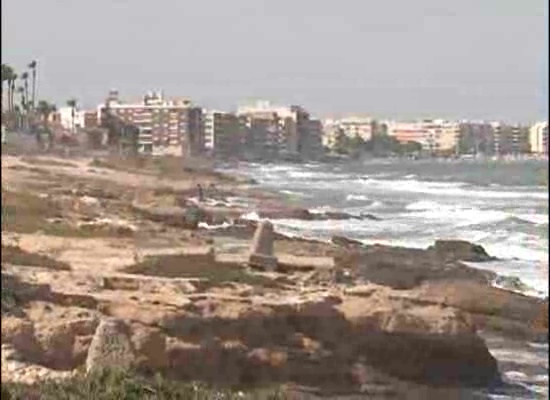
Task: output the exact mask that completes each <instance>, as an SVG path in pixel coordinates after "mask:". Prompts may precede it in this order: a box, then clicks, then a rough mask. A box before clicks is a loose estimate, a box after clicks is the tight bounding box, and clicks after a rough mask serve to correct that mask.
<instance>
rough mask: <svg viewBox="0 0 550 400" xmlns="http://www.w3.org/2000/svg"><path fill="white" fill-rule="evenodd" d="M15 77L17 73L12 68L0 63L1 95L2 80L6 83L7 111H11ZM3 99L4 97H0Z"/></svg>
mask: <svg viewBox="0 0 550 400" xmlns="http://www.w3.org/2000/svg"><path fill="white" fill-rule="evenodd" d="M16 79H17V74H16V73H15V71H14V69H13V68H12V67H11V66H10V65H7V64H2V95H3V94H4V82H6V83H7V98H6V99H5V100H7V103H8V104H7V109H8V111H13V106H14V104H13V97H14V92H15V80H16ZM2 99H3V100H4V98H3V97H2Z"/></svg>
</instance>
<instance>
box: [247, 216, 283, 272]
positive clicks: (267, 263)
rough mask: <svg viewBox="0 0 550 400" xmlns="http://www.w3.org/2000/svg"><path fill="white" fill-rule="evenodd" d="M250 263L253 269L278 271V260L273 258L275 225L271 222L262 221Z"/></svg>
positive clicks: (253, 243) (253, 240)
mask: <svg viewBox="0 0 550 400" xmlns="http://www.w3.org/2000/svg"><path fill="white" fill-rule="evenodd" d="M248 263H249V265H250V266H252V267H257V268H261V269H264V270H267V271H274V270H276V269H277V258H276V257H274V256H273V225H272V224H271V222H269V221H262V222H260V224H259V225H258V228H257V229H256V233H255V234H254V238H253V239H252V245H251V247H250V256H249V259H248Z"/></svg>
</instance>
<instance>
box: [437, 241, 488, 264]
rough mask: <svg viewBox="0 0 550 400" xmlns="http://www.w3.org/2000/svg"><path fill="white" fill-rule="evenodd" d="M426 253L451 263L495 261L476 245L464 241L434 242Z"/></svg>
mask: <svg viewBox="0 0 550 400" xmlns="http://www.w3.org/2000/svg"><path fill="white" fill-rule="evenodd" d="M428 251H432V252H434V253H435V254H436V255H437V256H438V257H441V258H443V259H445V260H452V261H470V262H485V261H492V260H495V258H494V257H491V256H490V255H489V254H487V252H486V251H485V249H484V248H483V247H482V246H480V245H477V244H473V243H470V242H467V241H465V240H436V242H435V244H434V245H433V246H430V247H429V248H428Z"/></svg>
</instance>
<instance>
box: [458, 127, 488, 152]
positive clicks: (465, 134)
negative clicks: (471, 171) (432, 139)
mask: <svg viewBox="0 0 550 400" xmlns="http://www.w3.org/2000/svg"><path fill="white" fill-rule="evenodd" d="M494 140H495V135H494V130H493V126H492V125H491V124H490V123H488V122H483V121H461V122H460V133H459V139H458V153H460V154H472V155H478V154H480V155H481V154H484V155H492V154H494V151H495V145H494Z"/></svg>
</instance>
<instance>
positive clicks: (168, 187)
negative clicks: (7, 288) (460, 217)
mask: <svg viewBox="0 0 550 400" xmlns="http://www.w3.org/2000/svg"><path fill="white" fill-rule="evenodd" d="M114 167H115V166H113V165H111V166H109V167H105V166H99V165H90V163H89V161H86V160H76V159H75V160H73V159H63V160H61V159H55V158H43V159H42V160H38V159H26V160H25V159H21V158H4V157H3V160H2V170H3V173H4V174H3V176H5V177H6V180H5V181H3V193H2V195H3V207H4V204H7V205H9V206H10V207H16V208H17V207H22V206H24V207H26V208H24V209H21V210H20V213H19V214H18V215H28V217H29V220H28V221H26V220H24V219H21V218H18V219H17V220H8V221H7V222H8V225H7V226H4V225H3V233H4V234H3V240H2V245H3V247H5V246H8V245H9V246H12V247H13V248H14V249H20V251H19V253H17V252H16V253H14V254H16V255H18V257H19V259H15V258H12V259H10V262H9V263H8V262H7V261H6V260H4V259H3V271H2V273H3V276H4V274H5V273H8V274H9V275H10V276H13V277H14V278H17V281H18V282H20V283H18V285H20V284H24V285H27V286H30V287H31V288H32V287H34V286H35V285H39V286H38V287H39V288H40V289H38V287H37V289H33V290H30V291H29V289H28V288H27V289H26V290H27V292H26V293H27V294H26V295H25V296H29V300H30V302H29V303H24V304H23V305H22V306H21V307H22V308H21V309H20V310H19V311H21V312H23V316H16V315H13V316H10V317H9V319H7V321H9V323H6V324H5V325H6V328H4V326H3V331H2V333H3V335H2V336H3V344H4V343H11V346H15V347H16V350H17V351H18V352H20V353H21V354H23V356H24V357H30V358H31V359H33V357H34V359H36V358H37V357H38V358H42V359H41V362H42V365H57V366H58V369H60V370H63V371H68V370H72V369H73V365H80V364H79V363H82V360H83V359H85V357H86V353H87V351H88V347H89V343H90V341H91V339H92V337H93V336H94V332H95V329H96V327H97V323H98V322H99V321H101V320H103V319H104V318H106V317H107V316H108V317H110V318H118V319H120V320H121V321H125V323H126V324H128V325H129V326H130V328H131V329H130V331H131V332H132V335H134V334H138V332H142V330H143V329H145V328H146V331H147V332H149V330H154V331H155V332H157V333H156V335H157V336H158V335H160V336H161V337H162V338H163V339H162V340H163V343H165V344H164V346H165V350H162V351H161V350H156V353H157V355H161V354H162V355H165V356H166V357H167V358H168V360H166V359H165V358H163V359H162V360H157V359H156V358H155V360H157V361H158V362H160V361H162V363H165V362H169V363H171V364H170V365H172V367H174V368H175V365H177V366H178V369H180V370H182V371H186V372H185V373H186V374H191V375H190V376H192V377H196V378H197V379H205V378H207V377H208V376H210V379H221V378H222V377H224V376H233V375H231V374H229V372H228V371H225V370H224V369H223V368H222V365H221V364H220V365H217V364H216V365H211V366H210V367H209V369H205V368H204V365H209V364H208V359H209V358H208V357H211V356H212V355H215V354H218V352H220V351H221V352H222V353H223V352H226V353H223V354H230V355H231V357H235V359H236V360H239V361H238V364H237V365H238V366H239V368H244V370H246V371H249V372H247V373H249V374H252V375H251V376H254V377H255V378H254V379H260V375H256V374H259V373H260V372H261V371H263V372H262V373H265V374H267V375H266V376H268V377H269V378H268V379H267V380H268V382H272V383H274V382H280V381H285V380H286V379H290V377H293V379H294V380H297V381H299V382H302V383H307V382H308V379H312V381H311V382H309V383H310V384H312V385H314V386H315V385H318V386H319V387H320V388H323V389H322V390H323V391H330V390H343V388H347V389H346V390H352V389H353V390H352V391H355V390H359V391H360V388H361V385H363V386H365V387H366V388H367V389H368V388H370V389H373V388H374V383H373V382H371V381H370V380H369V379H371V378H372V377H373V376H377V377H379V379H381V380H382V381H383V382H386V385H387V387H388V388H391V390H396V391H397V392H398V393H406V392H407V388H409V389H410V388H412V387H416V386H414V385H417V384H421V385H427V386H428V387H431V386H430V385H434V384H435V383H436V381H437V379H440V380H441V382H444V385H447V386H449V385H450V386H449V388H450V387H452V386H454V387H455V388H456V385H457V384H458V385H459V386H463V389H464V386H469V387H471V386H482V387H485V386H486V385H487V384H488V383H489V382H492V381H493V378H494V377H495V376H496V375H495V374H498V368H497V366H496V364H495V363H496V361H495V360H494V358H493V357H492V356H491V355H490V353H489V352H488V350H487V346H486V345H485V343H484V342H483V340H481V339H480V338H479V337H478V336H477V335H476V334H475V331H480V332H485V331H486V332H495V333H500V334H502V335H503V337H505V338H508V339H505V340H520V341H521V340H523V341H533V340H535V341H537V342H542V343H547V337H548V333H547V332H548V330H547V329H548V328H547V321H546V325H544V321H542V322H541V323H542V324H543V325H541V327H537V326H535V325H532V323H534V322H535V320H536V318H538V316H539V310H538V308H539V307H542V306H543V305H544V302H541V301H540V300H538V299H534V298H531V297H527V296H522V295H519V294H514V293H512V292H508V291H503V290H500V289H496V288H493V287H491V286H490V284H489V283H490V278H491V277H492V274H491V273H489V272H487V271H481V270H476V269H475V268H470V267H467V266H465V265H462V263H461V261H460V259H461V258H464V257H466V258H470V257H471V256H473V255H475V256H476V257H479V256H480V254H481V253H477V250H476V252H474V253H475V254H474V253H472V251H473V249H474V247H471V246H470V245H463V244H457V243H455V244H451V249H450V250H449V249H448V248H447V247H448V246H449V244H448V243H447V244H445V243H443V244H440V245H439V247H438V246H436V247H435V248H434V249H433V250H430V251H428V250H417V249H416V250H415V249H406V248H405V249H403V248H395V247H389V246H359V245H357V243H354V241H353V240H349V239H345V238H339V239H338V240H332V243H325V242H320V241H316V240H307V239H299V238H288V237H285V236H283V235H280V234H277V233H276V234H275V235H274V250H275V254H276V256H277V257H278V258H279V260H280V264H281V266H283V267H284V270H281V271H275V272H261V271H255V270H251V269H250V268H248V267H247V265H246V264H247V257H248V248H249V245H250V240H251V238H252V236H253V235H254V232H255V229H256V227H255V223H253V222H250V221H246V220H243V219H242V218H240V217H241V216H242V214H243V213H242V211H243V210H244V211H245V212H250V211H251V210H254V208H250V207H260V208H261V209H260V212H259V213H260V214H266V215H270V216H271V217H273V216H281V215H294V216H301V217H306V218H318V216H312V215H311V214H310V213H308V212H305V211H304V210H303V209H296V208H293V207H292V206H291V205H290V204H288V203H287V202H286V201H285V196H283V195H281V194H280V193H274V192H272V191H264V190H262V189H261V188H259V187H258V186H257V185H254V184H250V182H248V183H246V182H243V181H242V180H240V179H236V178H235V177H231V176H226V175H223V174H220V173H217V172H216V173H214V172H213V171H212V173H209V172H207V171H203V172H184V173H183V174H182V175H178V176H175V177H170V178H168V177H165V178H164V179H163V180H162V181H161V180H159V179H156V180H155V179H149V178H147V179H145V177H146V176H150V177H151V178H154V175H147V174H144V173H143V172H140V171H138V170H132V171H129V170H128V169H127V166H125V167H124V170H123V169H117V168H114ZM147 168H149V167H147ZM37 178H38V179H37ZM210 182H212V183H215V185H216V186H217V187H218V188H217V190H216V191H217V193H214V195H213V197H214V198H216V197H217V198H218V200H216V201H218V203H215V202H212V203H209V204H202V205H201V204H199V207H200V208H201V209H202V211H201V213H200V214H199V215H200V217H199V221H197V225H198V222H203V223H205V224H207V225H222V224H223V223H224V222H226V223H229V222H230V221H233V222H236V224H235V225H233V226H230V225H226V228H225V229H223V230H221V229H220V230H216V229H212V230H211V229H197V225H194V226H190V225H188V222H186V221H185V215H186V214H185V210H188V209H190V208H192V207H197V206H193V204H194V203H195V202H194V201H193V200H194V199H193V197H195V196H196V194H197V189H196V184H197V183H201V184H203V183H204V184H205V187H209V186H208V184H209V183H210ZM39 184H40V186H38V185H39ZM6 188H9V189H10V191H7V190H6ZM29 191H30V192H29ZM216 191H215V192H216ZM23 195H24V196H27V197H25V198H28V201H27V202H26V203H25V202H22V201H21V198H20V197H17V196H23ZM208 195H209V194H208V193H207V196H208ZM10 196H12V197H13V196H15V197H13V198H12V197H10ZM35 198H36V199H41V200H39V201H37V200H35ZM224 198H225V199H227V198H234V199H245V200H247V201H246V202H244V203H243V204H241V206H240V207H225V206H224V202H223V201H222V200H223V199H224ZM5 201H6V202H5ZM43 205H48V207H49V208H51V210H49V209H48V208H45V209H43V208H41V207H43ZM136 205H138V206H139V207H141V208H140V212H137V209H136V208H135V206H136ZM258 205H259V206H258ZM31 206H32V207H36V210H35V209H34V208H30V207H31ZM54 211H55V212H54ZM306 211H307V210H306ZM42 214H44V215H42ZM50 214H52V215H50ZM182 216H183V217H184V218H183V219H182ZM331 217H334V215H332V216H331ZM339 217H341V218H348V216H345V215H339ZM50 220H51V221H53V220H55V221H57V222H49V221H50ZM115 222H116V226H115ZM38 223H39V224H38ZM10 224H11V225H10ZM21 224H28V226H27V225H25V226H23V225H21ZM84 227H87V228H86V229H91V227H94V228H93V229H97V232H96V231H83V229H84ZM89 227H90V228H89ZM7 228H9V229H7ZM23 228H24V229H25V230H26V232H18V231H19V230H21V229H23ZM33 229H38V230H37V231H32V230H33ZM62 229H63V230H62ZM6 230H8V231H10V230H11V231H10V232H11V233H9V234H7V233H8V232H6ZM40 230H41V231H42V233H40ZM231 244H237V246H236V247H234V248H231ZM455 245H460V246H461V247H460V251H459V253H457V251H458V250H459V249H458V248H457V247H452V246H455ZM446 246H447V247H446ZM464 246H465V247H464ZM13 248H12V251H15V250H14V249H13ZM35 254H39V255H40V256H41V257H50V258H51V259H52V260H54V261H49V263H51V264H52V266H53V265H57V264H56V263H62V264H60V265H59V268H60V269H55V270H48V269H44V267H41V266H34V267H29V266H24V265H23V266H20V265H18V264H17V262H19V263H20V262H21V257H25V258H28V257H31V256H32V257H31V258H29V261H26V262H31V261H32V262H34V263H37V262H38V263H41V262H42V261H41V260H44V258H36V256H35ZM155 260H156V261H155ZM329 261H330V262H329ZM67 265H69V270H67V269H66V268H67ZM442 266H444V268H442ZM132 268H133V269H132ZM186 269H189V271H187V270H186ZM341 271H344V272H345V271H347V272H345V273H344V274H341V273H340V272H341ZM358 271H359V272H358ZM358 276H363V277H366V279H356V278H357V277H358ZM350 277H351V280H350ZM18 287H19V286H15V288H14V290H15V291H17V290H20V289H18ZM465 293H468V294H470V295H469V296H466V297H465V296H464V294H465ZM22 298H23V297H22ZM56 302H57V303H56ZM44 304H47V306H48V307H49V308H50V311H46V309H44ZM546 307H547V302H546ZM52 313H53V315H52ZM77 315H81V317H77ZM83 315H84V316H83ZM51 316H57V318H54V319H51ZM257 318H259V320H257ZM52 321H55V324H53V322H52ZM191 321H192V324H193V326H195V328H194V329H195V330H196V331H193V330H188V329H187V328H185V327H186V326H187V324H188V323H189V324H191ZM285 321H287V322H285ZM288 321H293V322H292V324H290V323H289V322H288ZM537 323H538V322H537ZM3 325H4V324H3ZM10 326H11V327H12V328H10ZM23 326H32V327H33V329H35V330H36V333H31V334H29V333H28V332H29V331H28V329H29V328H25V329H27V330H25V329H23V328H22V327H23ZM190 326H191V325H189V328H190ZM231 326H233V327H234V329H233V328H232V329H229V328H228V327H231ZM15 327H17V329H15ZM159 327H160V328H159ZM10 329H11V330H10ZM159 329H160V330H159ZM67 330H68V331H67ZM24 332H27V333H24ZM61 332H64V333H63V334H68V333H70V334H71V335H73V336H71V337H75V336H74V335H76V336H78V337H80V339H79V341H82V343H83V344H82V345H81V346H80V347H78V348H73V347H71V348H70V349H69V348H66V346H65V345H63V344H62V343H61V342H60V343H61V344H57V345H56V346H57V347H55V348H52V349H51V350H49V351H46V350H48V349H49V347H47V346H50V345H49V344H48V343H57V342H55V340H54V341H52V342H50V341H46V342H44V340H46V339H44V338H51V340H53V337H54V336H55V335H60V334H61ZM23 333H24V334H26V335H30V336H28V338H29V339H28V340H31V339H30V338H31V337H35V336H36V337H35V339H32V340H34V341H35V342H36V341H38V342H39V343H38V344H35V345H33V346H34V347H21V343H22V342H18V341H17V340H19V339H20V337H21V336H20V335H21V334H23ZM139 334H140V335H141V334H142V333H139ZM52 335H54V336H52ZM197 335H198V336H197ZM210 335H214V336H215V337H218V340H221V343H219V342H217V341H214V342H212V343H210V342H209V341H204V339H201V338H204V337H209V336H210ZM157 336H155V337H157ZM55 337H58V336H55ZM132 337H133V336H132ZM369 338H370V339H371V340H372V342H370V341H368V340H367V339H369ZM16 339H17V340H16ZM48 340H50V339H48ZM132 340H134V339H132ZM135 340H137V339H135ZM155 340H157V339H155ZM158 340H160V339H158ZM235 340H237V341H238V342H239V343H240V344H239V345H235V342H234V341H235ZM365 340H366V341H365ZM35 342H33V343H35ZM375 342H376V345H374V343H375ZM25 343H30V342H25ZM230 343H233V344H230ZM430 345H433V346H441V347H440V350H441V351H442V352H445V353H446V354H448V355H449V357H447V358H446V359H447V360H448V362H446V363H445V364H444V365H440V364H438V362H439V361H438V359H437V357H435V356H434V357H432V356H430V355H428V356H426V355H421V354H420V353H419V351H420V350H422V349H423V348H425V347H424V346H430ZM36 346H39V347H38V348H42V347H40V346H43V348H44V349H45V350H44V351H46V352H45V353H44V354H43V353H42V351H43V350H40V351H38V350H37V348H36ZM220 346H221V347H220ZM225 346H229V347H225ZM235 346H236V347H235ZM243 346H244V347H243ZM349 346H352V349H353V351H351V353H350V347H349ZM394 346H399V347H400V348H402V352H403V354H409V355H410V357H411V360H417V361H415V362H416V363H418V364H415V365H411V366H407V365H404V364H403V363H400V362H399V360H398V359H396V362H395V363H391V364H390V365H388V364H387V362H386V361H387V360H388V359H391V351H392V348H393V347H394ZM140 349H141V348H140ZM216 349H217V350H216ZM222 349H225V350H223V351H222ZM474 350H475V351H474ZM37 351H38V353H34V352H37ZM138 351H140V352H144V351H145V350H144V349H142V350H138ZM189 352H192V354H193V357H195V359H196V360H197V362H199V361H200V362H199V364H197V365H195V366H194V367H193V368H191V367H192V366H191V365H186V364H182V362H183V361H182V360H183V359H188V357H189V354H191V353H189ZM361 352H366V353H365V354H364V357H366V358H365V359H370V360H371V362H370V363H365V359H362V358H360V357H359V358H357V357H356V355H359V354H361ZM3 353H4V349H3ZM222 353H219V354H222ZM141 354H142V355H144V354H146V353H141ZM147 354H148V353H147ZM330 354H337V355H338V356H337V358H335V359H333V358H331V356H330ZM467 354H471V356H467ZM183 355H186V356H185V357H183ZM290 355H292V356H290ZM148 357H149V356H148ZM216 357H217V356H216ZM311 357H317V358H316V359H317V360H318V361H317V364H316V366H315V367H312V366H311V365H310V364H309V362H310V361H308V360H310V359H311ZM362 357H363V356H362ZM231 359H232V358H231ZM152 360H153V359H149V358H147V361H146V363H148V364H147V365H149V366H152V365H156V364H151V363H153V361H152ZM384 360H386V361H384ZM157 361H155V362H157ZM383 361H384V362H383ZM144 362H145V361H144ZM52 363H53V364H52ZM55 363H60V364H55ZM258 363H259V364H258ZM234 366H235V365H234ZM259 366H261V368H260V367H259ZM472 366H473V367H472ZM190 368H191V369H190ZM304 368H313V369H311V370H310V374H309V375H308V374H303V373H301V372H300V371H302V370H303V369H304ZM372 368H374V370H373V371H371V369H372ZM425 368H426V369H427V370H434V371H446V372H445V373H441V372H440V373H439V376H438V377H437V379H435V380H434V378H433V377H431V375H430V374H428V375H423V374H420V375H419V373H418V371H422V370H424V369H425ZM434 368H435V369H434ZM244 370H243V371H244ZM367 370H368V371H371V372H368V373H366V372H360V371H367ZM457 370H458V371H463V372H461V373H463V374H464V375H463V376H462V375H455V372H453V371H457ZM200 371H203V372H200ZM382 372H384V374H383V375H379V374H380V373H382ZM51 373H53V372H51ZM49 374H50V372H49ZM201 374H204V375H201ZM212 374H214V375H212ZM2 375H3V378H4V375H6V377H9V378H11V379H15V378H17V379H19V378H18V377H19V375H17V374H15V375H14V373H8V372H7V371H5V370H4V369H3V371H2ZM186 376H187V375H186ZM334 377H338V379H336V380H334V382H333V384H334V385H333V387H332V389H330V388H327V387H326V385H327V384H328V383H329V381H331V379H329V378H334ZM235 379H237V377H235ZM395 379H399V380H400V382H401V383H399V382H397V381H396V380H395ZM369 382H370V383H369ZM403 382H407V383H406V384H405V383H403ZM414 382H416V383H414ZM337 388H339V389H337ZM329 389H330V390H329ZM430 390H431V389H430ZM449 390H450V389H449ZM453 390H454V389H453Z"/></svg>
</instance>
